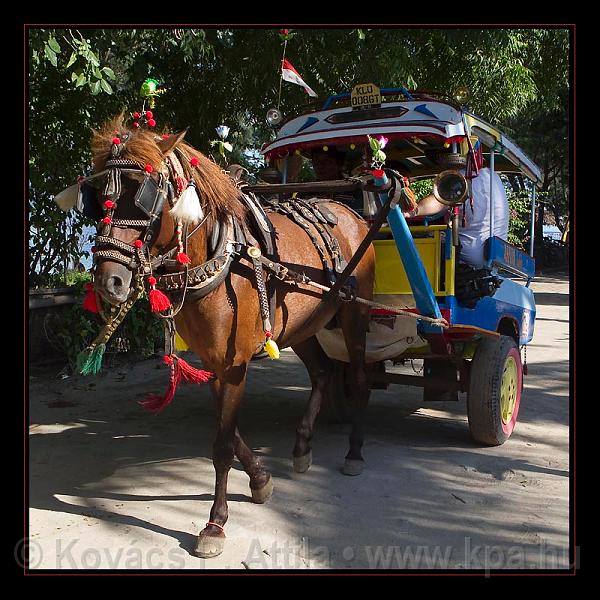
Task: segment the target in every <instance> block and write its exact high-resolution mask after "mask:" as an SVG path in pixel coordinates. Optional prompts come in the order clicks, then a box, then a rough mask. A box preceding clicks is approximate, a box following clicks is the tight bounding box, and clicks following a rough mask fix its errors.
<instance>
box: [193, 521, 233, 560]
mask: <svg viewBox="0 0 600 600" xmlns="http://www.w3.org/2000/svg"><path fill="white" fill-rule="evenodd" d="M207 531H210V533H207ZM224 547H225V534H224V533H223V532H222V531H219V532H217V533H215V532H214V531H213V529H211V528H209V527H206V528H205V529H203V530H202V531H201V532H200V535H199V536H198V543H197V544H196V549H195V550H194V554H195V555H196V556H199V557H200V558H214V557H215V556H219V554H221V552H223V548H224Z"/></svg>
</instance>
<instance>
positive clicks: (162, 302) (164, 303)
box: [149, 288, 171, 312]
mask: <svg viewBox="0 0 600 600" xmlns="http://www.w3.org/2000/svg"><path fill="white" fill-rule="evenodd" d="M149 300H150V310H151V311H152V312H160V311H161V310H167V308H169V306H171V301H170V300H169V298H168V297H167V296H165V295H164V294H163V293H162V292H161V291H160V290H155V289H154V288H153V289H151V290H150V296H149Z"/></svg>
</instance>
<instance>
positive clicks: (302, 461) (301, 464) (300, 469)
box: [294, 450, 312, 473]
mask: <svg viewBox="0 0 600 600" xmlns="http://www.w3.org/2000/svg"><path fill="white" fill-rule="evenodd" d="M310 465H312V450H309V451H308V454H305V455H304V456H294V471H295V472H296V473H306V471H308V469H309V468H310Z"/></svg>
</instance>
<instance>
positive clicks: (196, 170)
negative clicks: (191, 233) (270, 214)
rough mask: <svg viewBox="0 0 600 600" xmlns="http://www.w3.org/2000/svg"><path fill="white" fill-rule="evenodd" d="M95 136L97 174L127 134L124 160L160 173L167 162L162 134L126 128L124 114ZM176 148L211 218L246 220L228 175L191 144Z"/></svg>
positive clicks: (181, 144) (93, 140) (94, 156)
mask: <svg viewBox="0 0 600 600" xmlns="http://www.w3.org/2000/svg"><path fill="white" fill-rule="evenodd" d="M92 133H93V135H92V162H93V165H94V171H95V172H99V171H102V170H103V169H104V168H105V165H106V161H107V160H109V159H110V158H111V153H110V151H111V148H112V140H113V138H114V137H120V138H122V137H123V136H124V135H125V134H128V135H129V138H128V139H127V141H126V142H125V144H124V150H123V152H122V153H121V158H126V159H129V160H132V161H134V162H135V163H137V164H138V165H139V166H140V168H144V167H145V166H146V165H147V164H150V165H152V167H153V168H154V169H155V170H160V168H161V163H162V162H163V160H164V154H163V152H162V150H161V143H162V142H163V140H162V134H161V133H158V132H155V131H150V130H148V129H145V128H140V129H130V128H129V127H127V126H126V125H125V118H124V113H121V114H120V115H118V116H117V117H115V118H114V119H111V120H110V121H108V122H106V123H105V124H104V125H103V126H102V127H101V128H100V129H98V130H93V131H92ZM174 135H175V134H174ZM175 148H177V149H178V150H179V151H180V153H181V154H183V155H184V157H185V158H184V160H181V154H180V155H179V156H178V158H180V162H181V166H182V167H183V170H184V173H185V176H186V178H187V179H190V178H192V177H193V179H194V182H195V184H196V187H197V189H198V192H199V195H200V197H201V199H202V201H203V203H204V204H205V206H206V207H207V209H208V212H209V213H210V214H211V215H212V217H213V218H215V219H217V220H219V221H221V220H223V219H224V218H226V217H227V216H235V217H237V218H239V219H241V220H244V219H245V214H246V209H245V207H244V205H243V204H242V203H241V202H240V201H239V200H238V198H239V195H240V192H239V190H238V189H237V188H236V186H235V184H234V183H233V181H232V180H231V178H230V177H229V175H227V174H226V173H225V172H224V171H223V170H222V169H221V167H219V165H217V164H216V163H215V162H213V161H212V160H210V159H209V158H208V157H206V156H205V155H204V154H202V153H201V152H199V151H198V150H196V149H195V148H193V147H192V146H190V145H189V144H186V143H185V142H183V141H179V142H178V143H177V144H176V145H175V146H174V148H172V150H173V149H175ZM193 157H195V158H197V159H198V164H197V166H196V167H192V166H191V164H190V160H191V159H192V158H193Z"/></svg>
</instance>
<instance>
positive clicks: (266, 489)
mask: <svg viewBox="0 0 600 600" xmlns="http://www.w3.org/2000/svg"><path fill="white" fill-rule="evenodd" d="M250 491H251V492H252V502H254V504H264V503H265V502H267V501H268V500H269V499H270V498H271V496H272V495H273V477H271V476H269V481H267V483H265V485H263V486H262V487H261V488H259V489H258V490H253V489H252V488H250Z"/></svg>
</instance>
